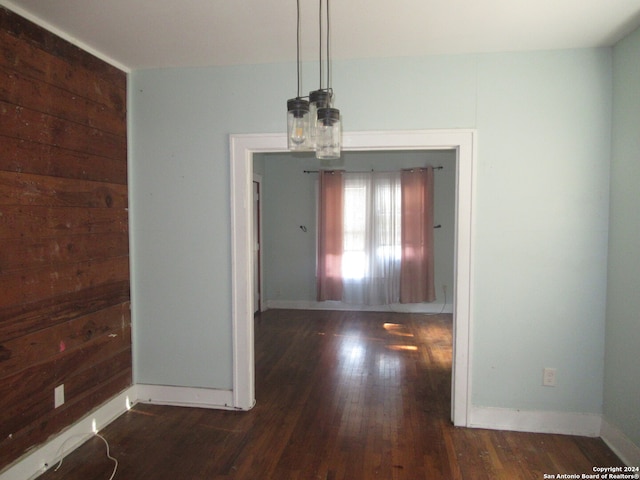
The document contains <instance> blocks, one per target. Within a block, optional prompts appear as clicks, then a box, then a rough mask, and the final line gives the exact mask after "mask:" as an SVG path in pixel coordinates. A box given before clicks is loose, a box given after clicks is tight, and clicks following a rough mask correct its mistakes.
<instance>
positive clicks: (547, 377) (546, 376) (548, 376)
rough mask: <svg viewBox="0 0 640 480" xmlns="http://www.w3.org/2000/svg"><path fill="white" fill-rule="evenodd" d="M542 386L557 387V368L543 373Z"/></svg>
mask: <svg viewBox="0 0 640 480" xmlns="http://www.w3.org/2000/svg"><path fill="white" fill-rule="evenodd" d="M542 385H544V386H545V387H555V386H556V369H555V368H545V369H544V370H543V371H542Z"/></svg>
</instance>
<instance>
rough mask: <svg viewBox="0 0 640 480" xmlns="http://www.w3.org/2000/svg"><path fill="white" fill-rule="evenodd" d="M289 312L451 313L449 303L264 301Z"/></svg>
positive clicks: (268, 306)
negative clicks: (377, 303) (379, 303)
mask: <svg viewBox="0 0 640 480" xmlns="http://www.w3.org/2000/svg"><path fill="white" fill-rule="evenodd" d="M264 305H266V307H267V309H269V308H284V309H291V310H340V311H346V312H349V311H358V312H398V313H426V314H430V315H434V314H438V313H453V305H452V304H451V303H447V304H442V303H393V304H391V305H351V304H348V303H344V302H338V301H326V302H314V301H312V300H265V301H264V302H263V306H264Z"/></svg>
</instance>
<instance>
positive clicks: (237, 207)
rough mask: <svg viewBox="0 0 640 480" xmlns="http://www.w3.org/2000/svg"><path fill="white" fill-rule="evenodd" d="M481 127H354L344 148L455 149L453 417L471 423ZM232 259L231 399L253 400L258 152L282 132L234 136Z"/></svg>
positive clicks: (241, 403)
mask: <svg viewBox="0 0 640 480" xmlns="http://www.w3.org/2000/svg"><path fill="white" fill-rule="evenodd" d="M476 137H477V133H476V131H475V130H466V129H465V130H410V131H383V132H349V133H344V134H343V150H353V151H368V150H369V151H376V150H377V151H380V150H443V149H454V150H456V152H457V155H456V162H457V165H456V209H455V210H456V220H455V258H454V292H453V318H454V323H453V369H452V392H451V393H452V395H451V419H452V421H453V423H454V425H456V426H468V424H469V410H470V399H471V391H470V390H471V342H470V339H471V329H472V312H471V301H472V294H473V277H472V273H473V272H472V270H473V262H472V260H473V258H472V254H473V235H472V233H473V226H474V218H473V212H474V209H473V207H474V187H475V169H474V167H475V161H476V142H477V138H476ZM230 150H231V151H230V172H231V178H230V181H231V241H232V244H231V257H232V258H231V260H232V334H233V401H234V405H233V406H234V407H235V408H238V409H241V410H249V409H250V408H252V407H253V405H254V404H255V367H254V332H253V312H254V306H253V250H254V241H253V238H254V237H253V232H252V230H253V226H252V225H253V155H254V154H255V153H263V152H286V151H287V138H286V135H285V134H243V135H231V136H230Z"/></svg>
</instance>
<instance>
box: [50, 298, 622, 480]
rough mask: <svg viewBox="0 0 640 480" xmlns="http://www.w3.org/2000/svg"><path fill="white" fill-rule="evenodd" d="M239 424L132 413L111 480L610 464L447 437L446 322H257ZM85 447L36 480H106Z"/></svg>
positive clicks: (574, 470)
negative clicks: (247, 407)
mask: <svg viewBox="0 0 640 480" xmlns="http://www.w3.org/2000/svg"><path fill="white" fill-rule="evenodd" d="M255 333H256V397H257V404H256V406H255V407H254V408H253V410H251V411H249V412H230V411H217V410H206V409H189V408H178V407H163V406H154V405H143V404H138V405H136V406H135V407H134V408H133V409H132V410H131V411H129V412H128V413H126V414H125V415H123V416H122V417H120V418H119V419H117V420H116V421H115V422H113V423H112V424H111V425H109V426H108V427H107V428H105V429H104V430H103V431H102V432H101V434H102V435H103V436H104V437H105V438H106V439H107V440H108V441H109V443H110V446H111V454H112V455H113V456H114V457H116V458H117V459H118V461H119V465H118V470H117V473H116V475H115V477H114V478H115V479H154V480H163V479H166V480H191V479H194V480H195V479H198V480H199V479H206V480H209V479H228V478H234V479H243V480H244V479H278V480H285V479H304V480H311V479H324V480H329V479H335V480H339V479H349V480H358V479H411V480H415V479H457V478H463V479H473V480H482V479H487V480H488V479H542V478H544V476H543V475H544V474H545V473H547V474H558V473H561V474H582V473H592V467H593V466H596V465H600V466H613V465H623V464H622V463H621V462H620V460H619V459H618V458H617V457H616V456H615V455H614V454H613V453H612V452H611V451H610V450H609V449H608V448H607V447H606V445H605V444H604V443H603V442H602V440H600V439H596V438H582V437H571V436H564V435H543V434H531V433H517V432H503V431H493V430H478V429H462V428H455V427H453V426H452V425H451V422H450V419H449V418H450V398H451V395H450V390H451V350H452V346H451V345H452V338H451V315H437V316H424V315H417V314H395V313H361V312H317V311H292V310H271V311H268V312H265V313H263V314H261V315H259V316H258V317H257V318H256V329H255ZM112 471H113V462H111V461H110V460H108V459H107V458H106V457H105V445H104V443H103V442H102V441H101V440H100V439H99V438H97V437H94V438H92V439H90V440H89V441H88V442H87V443H86V444H84V445H83V446H82V447H80V448H79V449H77V450H76V451H75V452H73V453H72V454H70V455H69V456H68V457H67V458H66V459H65V460H64V463H63V464H62V466H61V467H60V469H59V470H58V471H57V472H54V471H52V469H51V470H49V471H48V472H47V473H45V474H43V475H42V476H41V477H39V478H40V479H41V480H50V479H65V480H73V479H82V480H87V479H105V480H107V479H109V477H110V475H111V472H112Z"/></svg>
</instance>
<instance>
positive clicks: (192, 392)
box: [0, 384, 237, 480]
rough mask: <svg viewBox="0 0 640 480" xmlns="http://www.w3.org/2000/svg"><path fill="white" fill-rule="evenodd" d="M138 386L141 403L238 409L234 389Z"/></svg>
mask: <svg viewBox="0 0 640 480" xmlns="http://www.w3.org/2000/svg"><path fill="white" fill-rule="evenodd" d="M136 387H137V393H138V402H140V403H154V404H157V405H172V406H175V407H197V408H216V409H222V410H237V409H236V408H235V407H234V406H233V391H231V390H216V389H213V388H196V387H174V386H167V385H145V384H137V385H136ZM0 480H2V479H0Z"/></svg>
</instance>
